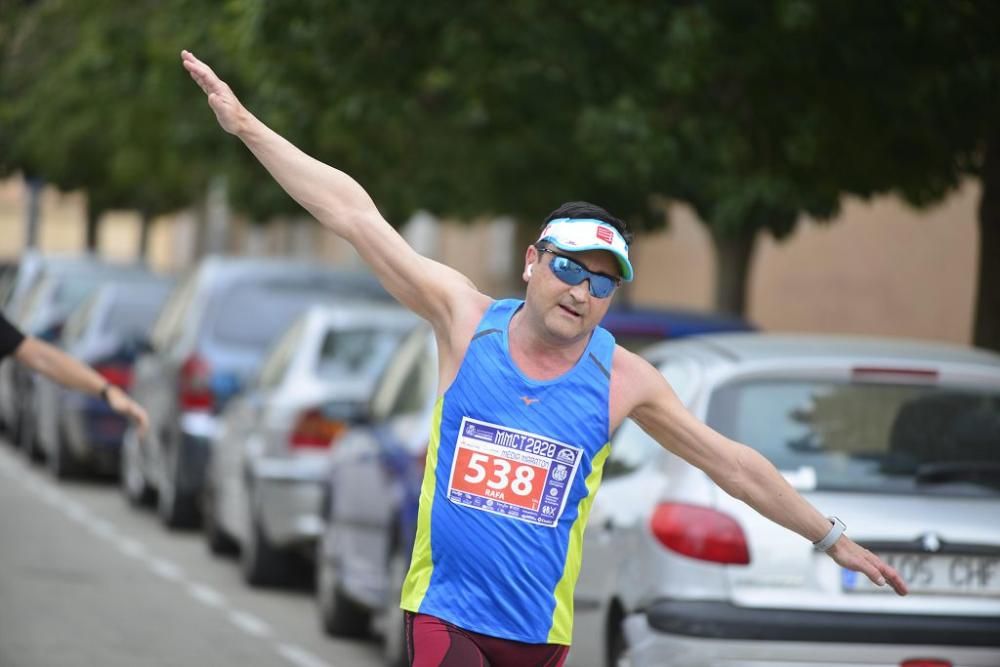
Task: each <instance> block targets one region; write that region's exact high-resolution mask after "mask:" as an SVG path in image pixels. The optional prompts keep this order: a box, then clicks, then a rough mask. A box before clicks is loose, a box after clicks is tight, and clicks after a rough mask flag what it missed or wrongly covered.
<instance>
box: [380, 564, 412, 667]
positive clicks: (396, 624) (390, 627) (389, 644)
mask: <svg viewBox="0 0 1000 667" xmlns="http://www.w3.org/2000/svg"><path fill="white" fill-rule="evenodd" d="M409 567H410V561H409V559H408V558H407V557H406V554H405V553H403V551H402V550H401V549H398V548H397V549H394V550H393V553H392V555H390V556H389V573H388V574H389V595H388V599H387V600H386V606H385V612H384V613H385V636H384V637H383V638H382V661H383V663H385V665H386V667H406V665H407V662H408V660H409V656H408V651H407V648H406V614H405V612H404V611H403V610H402V609H401V608H400V606H399V602H400V600H401V599H402V597H403V580H404V579H405V578H406V572H407V570H408V569H409Z"/></svg>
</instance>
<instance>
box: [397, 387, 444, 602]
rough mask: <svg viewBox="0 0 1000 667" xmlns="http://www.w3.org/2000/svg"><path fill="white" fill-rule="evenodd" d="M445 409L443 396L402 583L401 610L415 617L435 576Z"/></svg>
mask: <svg viewBox="0 0 1000 667" xmlns="http://www.w3.org/2000/svg"><path fill="white" fill-rule="evenodd" d="M443 409H444V396H440V397H439V398H438V400H437V402H436V403H435V404H434V414H433V416H432V417H431V434H430V441H429V442H428V443H427V461H426V463H425V465H424V480H423V482H422V483H421V485H420V506H419V509H418V510H417V536H416V538H415V539H414V541H413V555H412V556H411V558H410V570H409V572H407V573H406V579H405V580H404V581H403V596H402V600H401V601H400V607H402V608H403V609H405V610H406V611H411V612H413V613H417V612H419V611H420V605H421V604H423V602H424V597H425V596H426V595H427V589H428V588H429V587H430V585H431V575H432V574H433V573H434V561H433V560H432V559H431V508H432V505H433V504H434V492H435V490H436V487H437V474H436V471H437V460H438V445H439V444H440V442H441V413H442V411H443Z"/></svg>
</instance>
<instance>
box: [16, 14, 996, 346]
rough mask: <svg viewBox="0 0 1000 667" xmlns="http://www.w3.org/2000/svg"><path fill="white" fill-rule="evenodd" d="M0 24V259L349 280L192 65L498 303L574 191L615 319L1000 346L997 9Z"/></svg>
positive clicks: (19, 19)
mask: <svg viewBox="0 0 1000 667" xmlns="http://www.w3.org/2000/svg"><path fill="white" fill-rule="evenodd" d="M0 6H2V9H0V44H2V54H0V55H2V64H0V67H2V69H0V175H2V177H3V179H4V180H3V181H2V182H0V229H2V234H0V258H4V259H6V260H7V261H13V260H15V259H16V258H17V257H18V256H19V255H20V254H21V253H22V252H23V250H24V249H25V248H29V247H35V248H38V249H40V250H42V251H44V252H61V251H65V252H79V251H83V250H89V251H93V252H96V253H99V254H100V255H103V256H106V257H109V258H112V259H118V260H131V259H134V258H144V259H146V260H147V261H148V262H149V264H150V265H152V266H153V267H154V268H157V269H162V270H168V271H176V270H180V269H184V268H186V267H190V266H192V265H193V264H194V263H195V262H196V261H197V260H198V258H199V257H201V256H202V255H204V254H206V253H218V252H224V253H235V254H241V255H290V256H295V257H311V258H316V259H322V260H323V261H327V262H331V263H334V264H343V265H345V266H352V265H354V264H355V263H356V259H355V258H354V256H353V254H352V253H351V252H350V250H349V248H345V247H344V246H343V244H341V243H339V242H338V240H337V239H336V238H334V237H332V235H330V234H326V233H324V232H323V231H322V230H321V229H320V228H319V227H318V225H316V224H315V223H314V222H312V221H310V220H307V219H305V217H306V216H304V215H303V213H302V211H301V210H300V209H298V207H297V206H296V205H295V204H294V202H292V200H291V199H290V198H288V197H287V196H285V195H284V194H283V193H282V192H281V191H280V190H279V189H278V188H277V186H275V185H274V184H273V183H272V182H271V180H270V178H269V177H268V175H267V174H266V172H264V171H263V170H262V169H261V168H260V167H259V166H258V165H257V164H256V162H255V161H254V160H253V158H252V156H251V155H250V154H249V152H248V151H246V150H245V148H244V147H243V146H242V145H241V144H240V143H239V141H238V140H236V139H235V138H233V137H230V136H228V135H225V134H224V133H223V132H222V131H221V130H220V129H219V128H218V127H217V126H216V124H215V122H214V119H213V117H212V114H211V111H210V110H209V109H208V108H207V106H206V104H205V102H204V99H203V97H202V94H201V93H200V91H199V90H198V89H197V88H196V87H195V86H193V85H192V84H191V82H190V81H189V80H188V78H187V75H186V73H185V72H184V71H183V69H182V68H181V67H180V64H179V52H180V50H181V49H182V48H188V49H191V50H192V51H194V52H195V53H196V54H197V55H199V56H200V57H201V58H202V59H204V60H206V61H207V62H208V63H209V64H211V65H212V66H213V67H214V68H215V69H216V71H217V72H218V73H219V74H220V75H221V76H222V77H223V78H224V79H225V80H227V81H228V82H229V83H230V84H231V85H232V87H233V88H234V89H235V91H236V92H237V94H238V95H239V96H240V97H241V99H242V101H243V102H244V103H245V104H246V105H247V106H248V108H250V109H251V110H252V111H253V112H254V113H256V114H257V115H258V116H259V117H260V118H262V119H263V120H264V121H265V122H266V123H268V124H270V125H271V126H272V127H273V128H274V129H276V130H277V131H278V132H280V133H282V134H284V135H285V136H287V137H288V138H289V139H291V140H292V141H293V142H295V143H297V144H298V145H300V146H301V147H303V148H304V149H306V150H307V151H308V152H310V153H311V154H312V155H314V156H316V157H318V158H319V159H320V160H323V161H327V162H329V163H331V164H334V165H336V166H338V167H340V168H342V169H344V170H345V171H347V172H348V173H350V174H352V175H354V176H355V177H356V178H357V179H358V180H359V181H360V182H361V183H362V184H363V185H364V186H365V187H366V188H367V189H368V190H369V192H370V193H371V194H372V196H373V197H374V199H375V200H376V202H377V203H378V205H379V206H380V208H381V210H382V212H383V214H384V215H385V216H386V217H387V218H388V219H389V220H390V221H391V222H392V223H393V224H394V225H397V226H398V227H399V228H400V229H401V230H402V231H403V232H404V234H405V235H406V236H407V238H408V239H409V240H410V242H411V243H413V244H414V245H415V246H416V247H417V248H418V249H419V250H420V251H422V252H424V253H426V254H429V255H432V256H434V257H436V258H438V259H440V260H442V261H444V262H446V263H448V264H451V265H453V266H456V267H457V268H459V269H460V270H462V271H464V272H466V273H468V274H469V275H470V276H471V277H472V278H473V280H474V281H475V282H476V283H477V285H479V286H480V287H481V288H482V289H483V290H484V291H486V292H488V293H491V294H494V295H497V296H499V295H504V294H507V293H514V292H516V291H517V290H518V289H519V286H518V283H519V281H518V279H517V273H518V265H519V264H520V257H521V256H522V254H523V249H524V247H525V246H526V245H527V244H528V243H529V242H530V241H531V240H533V239H534V234H535V233H536V231H537V228H538V226H539V224H540V221H541V220H542V219H543V218H544V216H545V215H546V214H547V213H548V212H549V211H550V210H552V209H553V208H554V207H555V206H557V205H558V204H559V203H561V202H563V201H566V200H570V199H587V200H590V201H594V202H596V203H598V204H601V205H603V206H605V207H607V208H608V209H609V210H611V211H612V212H614V213H616V214H617V215H619V216H621V217H623V218H625V219H627V220H628V221H629V222H630V223H631V224H632V225H633V226H634V227H635V228H636V229H637V230H639V234H638V237H637V240H636V242H635V244H634V248H633V252H634V254H635V257H636V267H637V275H638V276H639V278H638V280H637V281H636V282H635V284H634V285H630V286H629V287H628V288H627V289H626V290H624V291H623V294H622V296H620V297H619V300H620V301H626V302H629V303H632V304H637V305H656V306H664V305H671V306H676V307H689V308H692V309H697V310H715V311H721V312H724V313H731V314H735V315H741V316H743V317H745V318H747V319H748V320H750V321H752V322H753V323H755V324H756V325H758V326H759V327H761V328H763V329H767V330H791V331H828V332H851V333H863V334H888V335H899V336H907V337H918V338H926V339H937V340H945V341H953V342H959V343H969V342H975V343H977V344H979V345H983V346H986V347H991V348H994V349H1000V269H998V268H997V266H998V263H997V258H998V257H1000V220H998V217H1000V204H998V203H997V202H998V197H1000V195H998V194H997V193H998V190H1000V167H998V166H997V165H998V160H1000V158H998V151H1000V148H998V141H1000V139H998V136H1000V134H998V130H997V128H996V125H995V122H996V118H998V117H1000V115H998V112H1000V85H998V81H1000V42H998V40H996V38H995V37H996V28H997V26H998V25H1000V8H998V6H997V5H996V4H995V3H992V2H948V3H940V2H931V1H912V2H901V1H898V2H880V3H864V2H845V3H827V2H818V1H815V2H814V1H809V0H774V1H771V2H766V3H759V2H752V3H751V2H663V3H652V4H641V3H613V4H611V5H610V6H608V5H606V4H605V3H583V4H580V3H550V2H532V1H523V2H514V3H505V4H504V5H503V6H497V5H496V4H495V3H465V4H463V5H462V7H461V8H460V9H458V8H456V7H455V6H453V5H450V4H448V3H431V4H430V5H427V4H422V5H421V6H420V7H419V8H415V7H412V6H411V5H410V4H409V3H402V2H398V3H397V2H380V3H377V4H368V3H327V2H318V1H307V2H302V1H296V2H290V1H285V0H277V1H269V2H264V1H262V0H230V1H227V2H224V3H206V2H197V1H194V0H185V1H174V2H125V1H123V0H94V1H92V2H86V3H80V2H71V1H69V0H66V1H62V0H48V1H40V0H34V1H31V0H28V1H23V0H22V1H20V2H17V1H14V2H6V3H3V4H2V5H0ZM470 248H475V249H476V250H475V251H474V252H470Z"/></svg>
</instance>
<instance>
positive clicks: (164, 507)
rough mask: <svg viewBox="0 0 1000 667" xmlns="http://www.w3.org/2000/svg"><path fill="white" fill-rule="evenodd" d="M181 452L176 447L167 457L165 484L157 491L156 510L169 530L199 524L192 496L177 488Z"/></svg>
mask: <svg viewBox="0 0 1000 667" xmlns="http://www.w3.org/2000/svg"><path fill="white" fill-rule="evenodd" d="M179 457H180V451H179V447H178V446H177V445H175V446H174V447H173V448H171V451H170V453H169V454H168V455H167V471H166V475H165V476H164V479H163V483H162V484H161V485H160V488H159V489H157V491H158V494H157V504H156V508H157V510H158V512H159V515H160V520H161V521H163V525H165V526H166V527H167V528H171V529H174V528H190V527H193V526H195V525H197V523H198V508H197V506H196V503H195V500H194V498H192V497H191V495H190V494H187V493H184V492H182V491H181V490H180V489H178V488H177V486H178V484H177V482H178V479H177V478H178V477H179V476H180V472H179V470H180V465H179V460H178V459H179Z"/></svg>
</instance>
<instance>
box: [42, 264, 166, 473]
mask: <svg viewBox="0 0 1000 667" xmlns="http://www.w3.org/2000/svg"><path fill="white" fill-rule="evenodd" d="M172 285H173V281H172V280H171V279H167V278H163V277H160V276H156V275H153V274H149V275H148V276H143V277H135V278H133V279H132V280H130V281H128V282H110V283H107V284H105V285H103V286H102V287H99V288H98V289H97V290H96V291H95V292H94V294H93V295H91V296H90V297H89V298H88V299H87V300H86V301H84V302H83V303H82V304H81V305H80V307H79V308H77V309H76V310H75V311H74V312H73V314H72V315H70V317H69V318H68V319H67V320H66V325H65V327H63V331H62V337H61V339H60V341H59V343H60V345H61V346H62V348H63V349H64V350H65V351H66V352H67V353H69V354H70V355H72V356H74V357H76V358H77V359H80V360H81V361H83V362H84V363H86V364H88V365H89V366H91V367H93V368H94V369H95V370H96V371H97V372H98V373H100V374H101V375H102V376H104V379H105V380H107V381H108V382H110V383H112V384H115V385H117V386H119V387H122V388H123V389H125V390H126V391H128V390H129V389H130V386H131V379H132V365H133V364H134V362H135V355H136V341H137V340H140V339H141V338H143V337H145V336H147V335H148V334H149V329H150V327H152V325H153V321H154V320H155V319H156V315H157V313H158V312H159V310H160V307H161V306H162V305H163V303H164V301H166V299H167V296H168V295H169V293H170V289H171V287H172ZM35 414H36V422H37V431H38V436H37V437H38V444H39V447H40V448H41V450H42V453H43V454H44V457H45V460H46V462H47V464H48V467H49V470H51V471H52V474H53V475H55V476H56V477H57V478H60V479H61V478H65V477H69V476H73V475H75V474H77V473H84V472H109V473H113V474H114V473H117V472H118V468H119V461H118V455H119V452H120V450H121V440H122V435H123V433H124V432H125V427H126V425H127V420H126V419H125V418H124V417H122V416H121V415H118V414H115V412H114V411H113V410H112V409H111V407H110V406H109V405H108V404H107V403H105V402H104V400H103V399H101V398H100V397H95V396H88V395H86V394H82V393H80V392H78V391H73V390H71V389H67V388H66V387H63V386H62V385H59V384H57V383H56V382H54V381H52V380H50V379H48V378H46V377H45V376H43V375H39V376H37V378H36V390H35Z"/></svg>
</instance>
